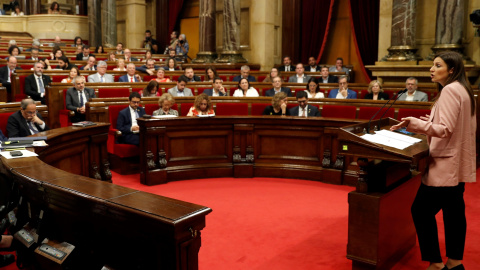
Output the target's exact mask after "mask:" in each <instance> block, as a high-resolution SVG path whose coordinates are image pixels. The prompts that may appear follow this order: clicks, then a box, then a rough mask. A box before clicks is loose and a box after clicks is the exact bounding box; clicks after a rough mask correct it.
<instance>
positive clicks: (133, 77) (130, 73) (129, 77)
mask: <svg viewBox="0 0 480 270" xmlns="http://www.w3.org/2000/svg"><path fill="white" fill-rule="evenodd" d="M141 81H142V79H141V78H140V75H138V74H135V64H134V63H129V64H128V65H127V74H126V75H123V76H122V77H120V78H118V82H141Z"/></svg>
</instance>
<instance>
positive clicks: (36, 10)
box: [24, 0, 42, 15]
mask: <svg viewBox="0 0 480 270" xmlns="http://www.w3.org/2000/svg"><path fill="white" fill-rule="evenodd" d="M29 11H30V12H29V14H30V15H34V14H41V13H42V7H41V1H40V0H31V1H30V9H29ZM24 12H25V11H24ZM25 14H26V13H25Z"/></svg>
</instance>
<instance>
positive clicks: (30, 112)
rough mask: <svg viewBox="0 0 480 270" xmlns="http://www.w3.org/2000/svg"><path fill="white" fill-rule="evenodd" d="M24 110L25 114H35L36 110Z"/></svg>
mask: <svg viewBox="0 0 480 270" xmlns="http://www.w3.org/2000/svg"><path fill="white" fill-rule="evenodd" d="M24 112H25V113H26V114H28V115H35V114H37V112H38V111H37V110H35V111H33V112H32V111H24Z"/></svg>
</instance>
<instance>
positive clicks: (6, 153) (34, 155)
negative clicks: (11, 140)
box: [0, 150, 38, 159]
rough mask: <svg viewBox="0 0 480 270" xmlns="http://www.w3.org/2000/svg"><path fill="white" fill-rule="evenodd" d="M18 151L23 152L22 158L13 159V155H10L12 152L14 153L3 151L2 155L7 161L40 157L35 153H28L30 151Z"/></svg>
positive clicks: (0, 153)
mask: <svg viewBox="0 0 480 270" xmlns="http://www.w3.org/2000/svg"><path fill="white" fill-rule="evenodd" d="M18 151H21V152H22V155H21V156H17V157H12V155H10V152H12V151H2V152H0V155H2V156H3V157H5V158H6V159H12V158H24V157H36V156H38V155H37V154H36V153H34V152H32V151H28V150H18Z"/></svg>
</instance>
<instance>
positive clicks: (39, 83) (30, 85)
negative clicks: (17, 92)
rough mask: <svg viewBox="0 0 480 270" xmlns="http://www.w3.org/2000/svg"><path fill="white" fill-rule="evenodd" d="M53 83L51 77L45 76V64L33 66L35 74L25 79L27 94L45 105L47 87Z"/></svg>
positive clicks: (37, 63)
mask: <svg viewBox="0 0 480 270" xmlns="http://www.w3.org/2000/svg"><path fill="white" fill-rule="evenodd" d="M51 82H52V79H51V78H50V76H47V75H43V64H42V63H40V62H36V63H35V65H34V66H33V74H31V75H28V76H27V77H26V78H25V94H26V95H27V96H30V97H31V98H32V99H33V100H36V101H41V102H42V104H45V87H46V86H47V85H49V84H50V83H51Z"/></svg>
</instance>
